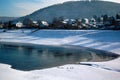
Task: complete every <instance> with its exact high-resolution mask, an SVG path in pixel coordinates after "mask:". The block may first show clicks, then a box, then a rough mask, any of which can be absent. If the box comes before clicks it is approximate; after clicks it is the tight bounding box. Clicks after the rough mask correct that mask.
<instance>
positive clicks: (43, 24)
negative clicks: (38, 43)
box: [38, 21, 49, 29]
mask: <svg viewBox="0 0 120 80" xmlns="http://www.w3.org/2000/svg"><path fill="white" fill-rule="evenodd" d="M38 25H39V28H41V29H46V28H48V26H49V24H48V22H47V21H38Z"/></svg>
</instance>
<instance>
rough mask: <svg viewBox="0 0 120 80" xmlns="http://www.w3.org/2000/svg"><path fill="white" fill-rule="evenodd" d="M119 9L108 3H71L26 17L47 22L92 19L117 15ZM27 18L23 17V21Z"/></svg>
mask: <svg viewBox="0 0 120 80" xmlns="http://www.w3.org/2000/svg"><path fill="white" fill-rule="evenodd" d="M119 8H120V4H119V3H113V2H107V1H91V2H89V1H70V2H65V3H63V4H56V5H53V6H49V7H46V8H43V9H40V10H38V11H36V12H34V13H32V14H30V15H27V16H25V17H29V18H31V19H32V20H38V19H40V20H47V21H51V20H52V19H53V18H55V17H61V16H62V17H65V18H86V17H87V18H91V17H92V16H93V15H97V16H101V15H102V14H103V15H104V14H108V15H116V13H118V12H120V9H119ZM25 17H22V18H21V20H23V19H24V18H25Z"/></svg>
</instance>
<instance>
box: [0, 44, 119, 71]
mask: <svg viewBox="0 0 120 80" xmlns="http://www.w3.org/2000/svg"><path fill="white" fill-rule="evenodd" d="M117 57H118V55H116V54H112V53H108V52H105V51H99V50H94V49H88V48H83V47H71V46H63V47H55V46H39V47H37V48H35V47H22V46H11V45H0V63H5V64H10V65H12V68H14V69H19V70H35V69H43V68H50V67H55V66H60V65H64V64H75V63H77V62H85V61H87V62H88V61H107V60H112V59H114V58H117Z"/></svg>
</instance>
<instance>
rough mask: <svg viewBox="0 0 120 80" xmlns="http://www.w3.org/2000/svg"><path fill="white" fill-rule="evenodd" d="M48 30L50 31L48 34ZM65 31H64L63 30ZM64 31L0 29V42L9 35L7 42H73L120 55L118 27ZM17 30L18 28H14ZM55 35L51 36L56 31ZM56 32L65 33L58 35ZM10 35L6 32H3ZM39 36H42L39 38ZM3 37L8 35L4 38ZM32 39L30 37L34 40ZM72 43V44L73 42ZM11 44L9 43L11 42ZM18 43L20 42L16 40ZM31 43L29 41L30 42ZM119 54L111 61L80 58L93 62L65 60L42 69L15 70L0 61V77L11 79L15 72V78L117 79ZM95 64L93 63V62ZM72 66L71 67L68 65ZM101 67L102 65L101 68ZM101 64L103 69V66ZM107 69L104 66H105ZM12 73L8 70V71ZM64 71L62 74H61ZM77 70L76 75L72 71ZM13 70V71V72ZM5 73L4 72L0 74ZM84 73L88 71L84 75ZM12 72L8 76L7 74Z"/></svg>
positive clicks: (5, 79) (69, 43) (42, 79)
mask: <svg viewBox="0 0 120 80" xmlns="http://www.w3.org/2000/svg"><path fill="white" fill-rule="evenodd" d="M49 32H50V34H48V33H49ZM65 32H66V31H65ZM65 32H64V31H59V32H58V33H56V31H54V30H52V31H48V32H46V33H45V30H44V31H38V32H36V33H34V34H32V35H26V33H22V34H17V36H16V32H14V33H12V32H11V33H9V32H8V33H3V34H0V36H1V37H0V38H1V39H0V43H2V42H3V41H5V43H8V42H7V41H9V38H12V39H13V40H10V42H22V43H24V42H27V44H29V43H33V44H37V43H38V45H43V44H44V45H46V44H48V45H51V44H53V45H58V46H60V45H71V46H72V45H73V46H83V47H88V48H89V47H90V48H93V49H98V50H104V51H108V52H112V53H115V54H119V55H120V53H119V52H120V42H119V41H120V38H119V33H120V31H96V30H92V31H77V32H78V33H77V32H76V33H75V35H72V36H71V34H73V33H74V32H73V33H72V31H70V32H69V33H70V35H68V34H67V33H65ZM17 33H19V32H17ZM43 33H44V35H49V36H50V38H49V37H46V36H45V37H44V36H43ZM56 34H57V36H54V35H56ZM59 34H61V35H62V36H63V35H65V37H59ZM7 35H10V36H7ZM41 36H43V38H41ZM5 38H8V39H7V40H6V39H5ZM34 39H35V42H32V41H31V40H34ZM73 43H74V44H73ZM11 44H12V43H11ZM19 45H20V43H19ZM31 45H32V44H31ZM119 62H120V57H119V58H117V59H114V60H111V61H105V62H82V63H83V64H90V65H93V66H87V65H80V64H67V65H63V66H59V67H53V68H48V69H42V70H33V71H19V70H15V69H12V68H10V65H8V67H5V66H7V64H1V63H0V71H1V73H0V79H1V80H9V79H11V80H15V79H16V76H17V80H51V79H54V80H80V79H81V78H82V80H88V79H91V80H96V79H97V80H106V79H107V80H118V79H119V76H120V73H119V72H116V70H118V71H119V70H120V64H119ZM96 65H97V66H96ZM71 67H72V69H71ZM101 67H102V68H101ZM104 68H105V69H104ZM106 69H108V70H106ZM11 73H12V74H11ZM15 73H16V74H15ZM64 73H66V74H64ZM75 73H78V74H79V75H76V74H75ZM13 74H15V75H13ZM4 75H5V76H4ZM84 75H88V77H85V76H84ZM6 76H7V77H6ZM11 76H12V77H11Z"/></svg>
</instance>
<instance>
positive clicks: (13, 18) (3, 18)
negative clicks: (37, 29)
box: [0, 17, 18, 22]
mask: <svg viewBox="0 0 120 80" xmlns="http://www.w3.org/2000/svg"><path fill="white" fill-rule="evenodd" d="M17 18H18V17H0V22H7V21H11V20H15V19H17Z"/></svg>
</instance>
